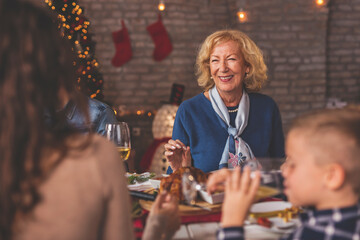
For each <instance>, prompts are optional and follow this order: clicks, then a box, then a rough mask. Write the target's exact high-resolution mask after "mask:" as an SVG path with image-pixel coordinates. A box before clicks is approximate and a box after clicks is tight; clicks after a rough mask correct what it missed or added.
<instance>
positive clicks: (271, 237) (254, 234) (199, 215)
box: [129, 159, 298, 240]
mask: <svg viewBox="0 0 360 240" xmlns="http://www.w3.org/2000/svg"><path fill="white" fill-rule="evenodd" d="M282 163H283V159H281V160H280V159H278V160H274V159H271V160H268V161H266V160H262V165H263V167H264V169H265V170H269V169H271V170H278V171H279V169H280V166H281V164H282ZM151 188H153V185H152V184H151V183H150V182H144V183H141V184H137V185H133V186H130V185H129V190H130V192H134V191H135V192H137V191H138V192H146V191H148V190H149V189H151ZM140 198H141V197H140ZM132 199H133V201H137V203H140V204H139V205H140V206H141V207H142V211H141V214H140V216H138V217H134V221H133V222H134V229H135V233H136V237H137V239H141V236H142V231H143V229H144V227H145V223H146V217H147V214H148V211H149V210H150V208H151V201H149V199H147V200H146V199H139V198H137V197H134V196H133V198H132ZM147 205H148V206H147ZM206 206H212V205H206ZM290 206H291V204H290V203H289V202H287V201H286V199H285V200H284V199H282V198H279V197H278V196H275V197H273V196H269V197H266V198H263V199H261V200H259V201H258V202H257V203H254V205H253V206H252V208H251V209H250V212H251V211H252V210H253V211H254V212H256V211H255V210H259V209H261V211H265V210H266V211H269V212H271V211H272V210H275V211H279V210H280V211H279V212H281V211H282V210H283V209H282V208H284V209H285V208H286V209H289V207H290ZM256 207H258V209H257V208H256ZM279 207H280V208H279ZM184 208H185V207H182V206H181V205H179V209H180V216H181V226H180V228H179V230H178V231H177V232H176V233H175V234H174V236H173V238H172V239H173V240H198V239H199V240H200V239H201V240H203V239H209V240H212V239H216V232H217V231H218V229H219V228H220V227H221V226H220V221H221V203H220V204H215V205H214V207H211V211H206V210H204V209H198V208H195V209H196V210H194V211H193V212H191V211H184V210H181V209H184ZM263 209H265V210H263ZM250 214H251V213H250ZM259 216H260V215H259ZM269 216H270V215H269ZM277 218H278V219H277ZM269 219H271V221H272V222H274V224H273V226H272V227H264V226H261V225H259V224H257V223H256V222H255V223H254V222H252V223H250V222H249V221H246V223H245V225H244V230H245V239H246V240H260V239H266V240H278V239H280V238H281V237H284V236H286V235H287V234H289V233H290V232H291V231H292V230H293V229H294V228H295V227H296V225H297V224H298V220H297V218H296V217H294V218H293V219H291V220H290V222H289V223H288V224H285V223H283V222H282V220H281V219H280V218H279V217H278V216H276V214H275V215H273V216H272V218H269ZM275 220H276V221H275ZM275 223H276V224H275ZM290 223H291V224H290ZM278 226H280V227H282V228H280V227H279V228H277V227H278Z"/></svg>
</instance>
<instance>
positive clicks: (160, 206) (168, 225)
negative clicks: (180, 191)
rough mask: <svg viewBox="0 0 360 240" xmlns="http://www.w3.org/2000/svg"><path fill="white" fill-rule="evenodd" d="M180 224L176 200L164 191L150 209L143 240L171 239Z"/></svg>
mask: <svg viewBox="0 0 360 240" xmlns="http://www.w3.org/2000/svg"><path fill="white" fill-rule="evenodd" d="M180 224H181V221H180V215H179V207H178V200H177V199H176V198H175V197H173V196H171V195H170V194H167V193H166V192H165V191H164V192H162V193H160V194H159V195H158V196H157V198H156V200H155V202H154V204H153V205H152V207H151V211H150V213H149V217H148V220H147V223H146V229H145V232H144V237H143V240H144V239H146V240H150V239H161V240H167V239H171V238H172V236H173V235H174V234H175V232H176V231H177V230H178V229H179V228H180Z"/></svg>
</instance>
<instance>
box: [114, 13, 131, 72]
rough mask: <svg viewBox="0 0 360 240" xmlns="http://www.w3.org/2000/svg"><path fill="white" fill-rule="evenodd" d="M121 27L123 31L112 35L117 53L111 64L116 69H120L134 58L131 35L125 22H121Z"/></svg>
mask: <svg viewBox="0 0 360 240" xmlns="http://www.w3.org/2000/svg"><path fill="white" fill-rule="evenodd" d="M121 25H122V29H120V30H119V31H116V32H113V33H112V37H113V41H114V44H115V48H116V53H115V56H114V57H113V59H112V60H111V63H112V65H113V66H115V67H120V66H121V65H123V64H124V63H126V62H128V61H129V60H130V59H131V57H132V52H131V43H130V38H129V33H128V30H127V28H126V26H125V22H124V21H123V20H121Z"/></svg>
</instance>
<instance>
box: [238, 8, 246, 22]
mask: <svg viewBox="0 0 360 240" xmlns="http://www.w3.org/2000/svg"><path fill="white" fill-rule="evenodd" d="M237 16H238V19H239V21H240V22H246V20H247V13H246V12H245V11H244V10H242V9H240V10H239V11H238V12H237Z"/></svg>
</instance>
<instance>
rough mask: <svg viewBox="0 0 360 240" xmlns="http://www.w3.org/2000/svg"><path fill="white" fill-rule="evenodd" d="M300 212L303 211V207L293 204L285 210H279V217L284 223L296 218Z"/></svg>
mask: <svg viewBox="0 0 360 240" xmlns="http://www.w3.org/2000/svg"><path fill="white" fill-rule="evenodd" d="M299 213H301V209H300V208H299V207H295V206H292V207H291V208H286V209H285V210H284V211H281V212H279V213H278V217H279V218H281V219H282V220H283V222H284V223H287V222H289V221H291V220H292V219H294V218H296V217H297V216H298V215H299Z"/></svg>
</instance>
